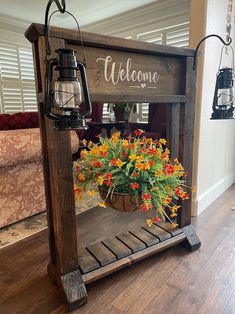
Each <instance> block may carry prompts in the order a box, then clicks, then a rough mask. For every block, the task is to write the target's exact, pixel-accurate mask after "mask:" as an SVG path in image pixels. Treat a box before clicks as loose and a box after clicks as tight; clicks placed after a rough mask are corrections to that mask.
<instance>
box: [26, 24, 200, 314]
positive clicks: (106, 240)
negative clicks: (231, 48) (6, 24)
mask: <svg viewBox="0 0 235 314" xmlns="http://www.w3.org/2000/svg"><path fill="white" fill-rule="evenodd" d="M26 37H27V38H28V40H29V41H30V42H31V43H32V44H33V53H34V63H35V71H36V81H37V84H36V85H37V95H38V109H39V114H40V129H41V138H42V150H43V167H44V180H45V191H46V203H47V212H48V227H49V243H50V262H49V265H48V273H49V275H50V276H51V278H52V280H53V281H54V282H56V283H57V285H58V286H59V287H60V288H61V291H62V292H63V294H64V296H65V297H66V300H67V302H68V306H69V310H73V309H75V308H77V307H79V306H81V305H82V304H84V303H86V302H87V292H86V288H85V284H87V283H90V282H92V281H95V280H97V279H99V278H102V277H104V276H106V275H108V274H110V273H112V272H114V271H116V270H118V269H120V268H122V267H124V266H126V265H130V264H132V263H133V262H135V261H138V260H141V259H143V258H146V257H147V256H150V255H152V254H154V253H156V252H158V251H161V250H163V249H166V248H168V247H170V246H173V245H176V244H177V243H180V242H182V243H183V244H184V245H185V246H186V247H187V248H188V249H189V250H191V251H192V250H195V249H197V248H199V247H200V241H199V239H198V237H197V236H196V234H195V232H194V230H193V228H192V226H191V204H190V200H187V201H185V202H184V204H183V206H182V210H181V212H180V215H179V216H178V223H179V227H180V228H176V229H173V230H172V229H171V228H170V226H169V224H168V223H159V224H158V225H154V226H153V227H151V228H147V227H146V225H145V217H144V214H143V213H140V212H135V213H119V212H117V211H114V210H111V209H110V208H107V209H105V208H104V209H101V208H92V209H90V210H88V211H86V212H84V213H83V214H81V215H79V216H78V217H77V218H76V215H75V204H74V192H73V175H72V155H71V144H70V137H69V133H68V132H61V131H60V132H59V131H55V130H53V122H52V121H51V120H49V119H48V118H46V116H45V115H44V103H43V100H44V97H43V96H44V91H45V63H44V60H45V37H44V27H43V25H39V24H32V25H31V26H30V28H29V29H28V30H27V32H26ZM82 38H83V42H84V46H85V51H86V59H87V73H88V83H89V89H90V94H91V99H92V101H93V102H100V101H103V102H117V101H120V102H152V103H164V104H166V105H168V106H169V108H170V110H169V111H170V113H169V119H168V121H167V123H168V138H169V142H170V148H171V152H172V156H173V157H174V156H178V157H179V159H180V161H182V162H183V164H184V167H185V169H187V171H188V184H189V185H191V180H192V159H193V136H194V101H195V88H196V73H195V71H193V68H192V64H193V52H194V51H193V50H189V49H179V48H173V47H169V46H160V45H155V44H149V43H144V42H140V41H130V40H125V39H117V38H112V37H107V36H100V35H96V34H90V33H82ZM50 44H51V50H52V51H54V50H55V49H57V48H63V47H69V48H75V49H76V50H77V51H78V54H77V55H78V56H79V55H80V56H82V53H81V47H80V41H79V40H78V36H77V32H76V31H71V30H67V29H61V28H51V39H50ZM107 56H109V58H108V59H106V58H107ZM78 59H79V57H78ZM81 59H82V57H81V58H80V60H81ZM105 60H109V62H108V63H107V72H106V73H105ZM114 63H115V64H114ZM112 65H113V69H114V65H115V71H114V73H113V81H112V77H111V74H112V73H111V68H112ZM127 72H128V73H127ZM154 72H156V73H154ZM118 75H119V80H118Z"/></svg>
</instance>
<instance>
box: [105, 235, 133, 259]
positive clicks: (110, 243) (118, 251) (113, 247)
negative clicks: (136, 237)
mask: <svg viewBox="0 0 235 314" xmlns="http://www.w3.org/2000/svg"><path fill="white" fill-rule="evenodd" d="M102 242H103V243H104V245H105V246H107V247H108V248H109V249H110V251H112V252H113V253H114V254H115V255H116V256H117V258H118V259H121V258H123V257H126V256H128V255H131V254H132V252H131V250H130V249H129V247H128V246H126V245H125V244H123V243H122V242H121V241H120V240H118V239H117V238H112V239H106V240H104V241H102Z"/></svg>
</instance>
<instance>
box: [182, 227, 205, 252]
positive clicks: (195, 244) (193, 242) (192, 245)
mask: <svg viewBox="0 0 235 314" xmlns="http://www.w3.org/2000/svg"><path fill="white" fill-rule="evenodd" d="M182 230H183V232H184V234H185V235H186V237H187V239H186V240H185V241H184V242H183V243H182V244H183V246H184V247H185V248H186V249H187V250H189V251H190V252H193V251H196V250H197V249H199V247H200V246H201V241H200V240H199V238H198V236H197V235H196V233H195V231H194V229H193V226H192V225H188V226H185V227H183V228H182Z"/></svg>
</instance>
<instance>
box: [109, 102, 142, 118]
mask: <svg viewBox="0 0 235 314" xmlns="http://www.w3.org/2000/svg"><path fill="white" fill-rule="evenodd" d="M131 110H133V112H136V104H135V103H122V102H119V103H109V104H108V111H109V112H114V117H115V120H116V121H128V119H129V117H130V113H131Z"/></svg>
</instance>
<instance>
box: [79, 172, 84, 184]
mask: <svg viewBox="0 0 235 314" xmlns="http://www.w3.org/2000/svg"><path fill="white" fill-rule="evenodd" d="M78 181H80V182H84V181H85V176H84V174H83V173H79V174H78Z"/></svg>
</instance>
